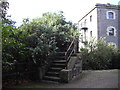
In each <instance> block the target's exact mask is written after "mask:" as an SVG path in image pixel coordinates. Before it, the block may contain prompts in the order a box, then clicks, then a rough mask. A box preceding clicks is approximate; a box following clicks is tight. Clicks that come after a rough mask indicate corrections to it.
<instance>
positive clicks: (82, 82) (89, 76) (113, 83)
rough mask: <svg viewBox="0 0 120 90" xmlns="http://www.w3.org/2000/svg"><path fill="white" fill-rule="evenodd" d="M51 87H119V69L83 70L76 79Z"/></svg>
mask: <svg viewBox="0 0 120 90" xmlns="http://www.w3.org/2000/svg"><path fill="white" fill-rule="evenodd" d="M51 88H118V70H100V71H99V70H97V71H96V70H95V71H83V72H82V75H81V76H80V77H78V78H77V79H76V80H73V81H72V82H69V83H67V84H58V85H55V86H53V87H52V86H51Z"/></svg>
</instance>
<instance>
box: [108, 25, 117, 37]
mask: <svg viewBox="0 0 120 90" xmlns="http://www.w3.org/2000/svg"><path fill="white" fill-rule="evenodd" d="M107 35H108V36H116V29H115V27H112V26H110V27H108V28H107Z"/></svg>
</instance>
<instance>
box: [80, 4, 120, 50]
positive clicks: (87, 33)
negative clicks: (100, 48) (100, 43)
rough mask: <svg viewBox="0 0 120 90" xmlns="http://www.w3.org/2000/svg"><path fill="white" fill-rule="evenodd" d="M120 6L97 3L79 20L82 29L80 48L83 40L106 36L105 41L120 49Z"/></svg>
mask: <svg viewBox="0 0 120 90" xmlns="http://www.w3.org/2000/svg"><path fill="white" fill-rule="evenodd" d="M119 23H120V6H119V5H111V4H96V5H95V7H94V8H93V9H92V10H91V11H90V12H88V13H87V14H86V15H85V16H84V17H83V18H81V19H80V20H79V21H78V28H79V30H80V33H81V35H80V37H79V38H80V43H79V48H81V47H83V44H82V43H81V41H90V40H92V38H94V39H96V40H98V39H100V38H101V37H102V38H103V37H105V41H106V42H108V43H110V44H112V45H114V46H115V47H116V48H118V49H120V25H119Z"/></svg>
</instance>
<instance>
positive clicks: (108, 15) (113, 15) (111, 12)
mask: <svg viewBox="0 0 120 90" xmlns="http://www.w3.org/2000/svg"><path fill="white" fill-rule="evenodd" d="M107 19H115V12H114V11H107Z"/></svg>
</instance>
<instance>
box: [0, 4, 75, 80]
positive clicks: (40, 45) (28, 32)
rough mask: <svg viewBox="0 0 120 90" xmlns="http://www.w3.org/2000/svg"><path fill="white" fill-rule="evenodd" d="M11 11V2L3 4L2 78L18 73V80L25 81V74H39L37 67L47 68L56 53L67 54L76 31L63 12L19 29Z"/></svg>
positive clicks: (23, 25) (25, 22)
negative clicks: (10, 14) (8, 11)
mask: <svg viewBox="0 0 120 90" xmlns="http://www.w3.org/2000/svg"><path fill="white" fill-rule="evenodd" d="M8 8H9V3H8V2H1V7H0V9H1V10H2V13H1V15H2V57H3V58H2V71H3V74H8V73H14V72H15V75H17V77H21V78H24V77H26V75H29V74H24V72H30V71H37V67H41V68H42V67H44V66H47V65H48V64H49V59H48V57H50V56H52V55H53V54H54V53H56V52H57V51H65V49H66V48H67V47H68V45H69V43H70V42H71V40H72V39H73V38H74V37H75V36H76V35H77V28H76V27H75V25H74V24H73V23H72V22H70V21H66V20H65V17H64V16H63V12H62V11H59V12H55V13H51V12H47V13H44V14H43V16H42V17H40V18H36V19H33V20H31V21H29V19H24V20H23V24H22V25H21V26H20V27H18V28H16V27H15V26H14V21H12V20H11V19H10V18H9V17H8V16H7V12H6V11H7V9H8ZM63 47H64V48H63ZM20 63H22V64H20ZM24 63H27V64H24ZM30 65H31V66H30ZM33 68H34V69H33ZM33 75H35V73H33ZM33 75H31V77H33ZM3 76H4V75H3ZM13 77H14V76H13ZM15 77H16V76H15ZM3 79H7V78H3ZM13 79H14V78H13ZM14 81H15V80H14Z"/></svg>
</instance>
